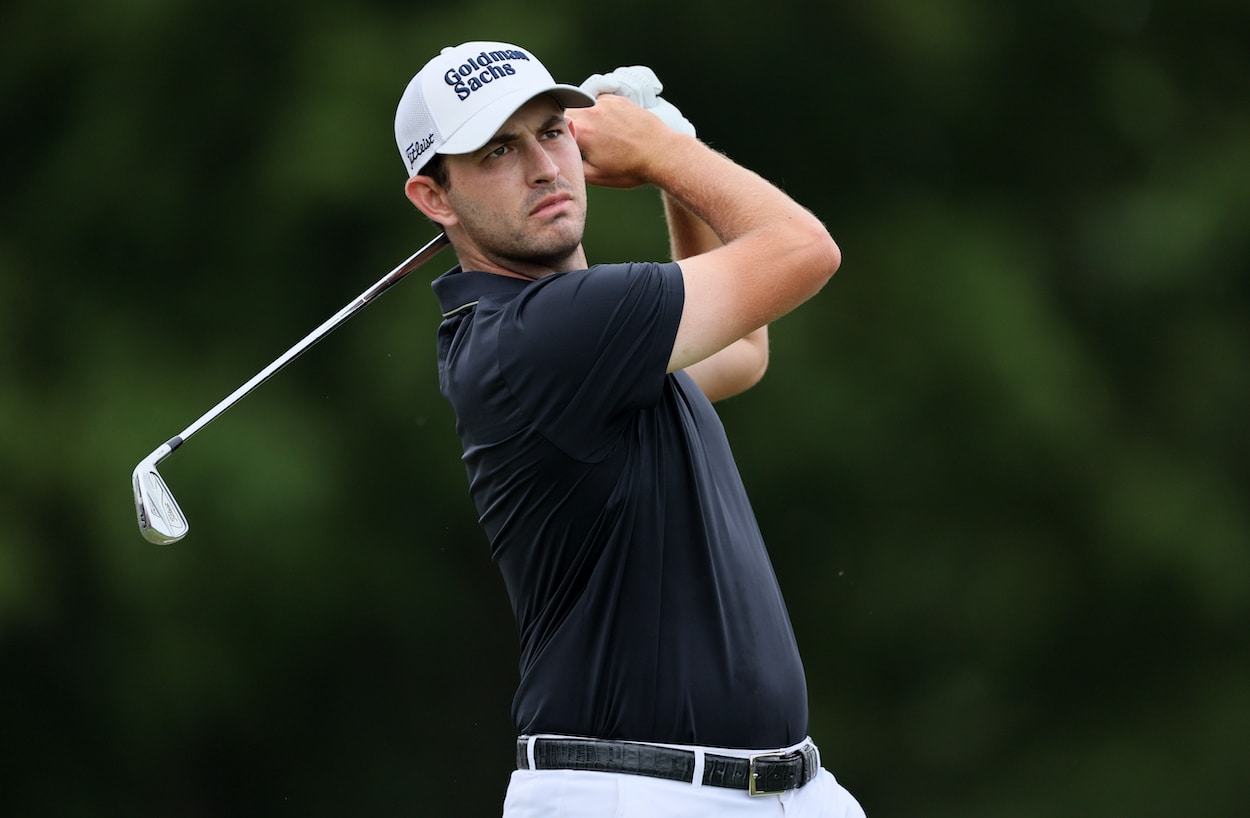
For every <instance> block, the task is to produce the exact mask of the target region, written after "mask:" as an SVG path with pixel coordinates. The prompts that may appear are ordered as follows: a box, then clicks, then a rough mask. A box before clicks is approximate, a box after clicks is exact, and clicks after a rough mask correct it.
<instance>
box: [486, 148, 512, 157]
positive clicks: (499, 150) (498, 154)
mask: <svg viewBox="0 0 1250 818" xmlns="http://www.w3.org/2000/svg"><path fill="white" fill-rule="evenodd" d="M507 152H508V146H507V145H500V146H499V147H497V148H495V149H494V150H493V151H491V152H490V153H488V154H486V155H487V156H488V157H490V158H491V159H498V158H500V157H501V156H503V155H504V154H505V153H507Z"/></svg>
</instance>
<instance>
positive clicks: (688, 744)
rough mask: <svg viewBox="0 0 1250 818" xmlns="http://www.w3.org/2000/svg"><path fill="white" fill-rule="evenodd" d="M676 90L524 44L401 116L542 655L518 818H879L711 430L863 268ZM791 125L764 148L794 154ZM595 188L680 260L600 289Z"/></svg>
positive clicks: (428, 78) (470, 435)
mask: <svg viewBox="0 0 1250 818" xmlns="http://www.w3.org/2000/svg"><path fill="white" fill-rule="evenodd" d="M660 90H662V89H661V87H660V85H659V82H658V80H656V79H655V76H654V74H653V73H651V72H650V71H649V70H648V69H645V68H639V67H634V68H628V69H620V70H618V71H617V72H613V73H611V74H608V75H605V76H599V75H596V76H595V77H592V78H591V79H590V80H588V81H587V83H586V84H585V85H584V86H583V87H582V88H578V87H574V86H571V85H562V84H559V83H556V82H555V81H554V80H553V79H552V76H551V74H550V73H549V72H548V71H547V69H546V68H544V67H543V65H542V64H541V63H540V62H539V61H538V59H537V58H536V57H535V56H534V55H533V54H532V53H531V52H529V51H528V50H526V49H524V48H521V47H519V46H516V45H511V44H508V43H499V42H472V43H466V44H463V45H460V46H456V47H453V48H447V49H444V50H443V52H442V53H441V54H439V55H438V56H436V57H434V58H433V59H432V60H430V62H429V63H427V64H426V65H425V67H423V68H422V69H421V71H420V72H419V73H417V75H416V76H415V77H414V78H413V79H412V81H411V82H410V83H409V85H408V87H407V89H406V91H405V92H404V94H403V97H402V99H401V100H400V103H399V107H398V110H397V112H396V120H395V134H396V141H397V144H398V147H399V152H400V155H401V157H402V159H403V161H404V166H405V169H406V172H407V175H408V181H407V184H406V186H405V191H406V193H407V196H408V198H409V200H411V202H412V203H413V204H414V205H415V206H416V207H417V208H418V209H420V211H421V212H422V213H424V214H425V215H426V216H427V217H428V218H429V219H431V220H432V221H434V222H435V223H437V224H438V225H440V226H441V227H442V229H443V230H444V231H445V232H446V234H447V236H448V238H449V239H450V241H451V244H452V247H453V248H454V249H455V252H456V255H457V258H458V261H459V265H458V266H457V267H455V268H454V269H452V270H451V271H450V272H448V273H447V274H445V275H443V276H441V277H440V278H438V279H437V280H436V281H435V282H434V285H433V287H434V292H435V294H436V296H437V297H438V300H439V303H440V304H441V305H442V312H443V322H442V324H441V326H440V328H439V331H438V369H439V386H440V389H441V391H442V393H443V395H444V396H445V397H446V399H447V400H448V401H449V402H450V404H451V406H452V408H453V409H454V411H455V415H456V429H457V432H458V434H459V436H460V439H461V443H462V445H463V449H464V458H463V460H464V464H465V468H466V470H467V472H468V480H469V491H470V494H471V496H472V498H473V501H474V503H475V505H476V507H477V511H478V514H479V516H480V521H481V524H482V526H483V527H484V528H485V531H486V534H487V536H488V538H489V541H490V547H491V555H492V558H493V559H494V561H495V562H496V563H497V564H498V566H499V570H500V571H501V573H502V575H503V579H504V584H505V586H506V588H507V592H508V595H509V597H510V599H511V603H512V608H513V611H514V612H515V614H516V620H517V628H518V631H519V636H520V685H519V688H518V690H517V693H516V698H515V700H514V703H513V717H514V719H515V723H516V729H517V734H518V739H517V747H516V760H517V769H516V771H515V772H514V773H513V774H512V778H511V781H510V783H509V786H508V791H507V795H506V798H505V802H504V816H505V817H506V818H555V816H569V817H570V818H573V817H574V816H576V818H587V817H588V816H646V818H665V817H666V816H718V817H720V818H733V816H782V815H785V816H789V818H829V817H831V816H838V818H842V816H862V815H863V811H862V810H861V809H860V807H859V805H858V804H857V803H856V802H855V800H854V799H853V798H852V797H851V796H850V795H849V794H848V793H847V792H846V791H845V790H844V789H843V788H842V787H841V786H840V785H839V784H838V783H837V782H836V781H835V780H834V777H833V776H832V775H831V774H830V773H829V772H828V771H826V770H825V769H823V768H822V767H821V763H820V754H819V751H818V750H817V747H816V745H815V743H813V741H812V739H811V738H810V737H809V736H808V706H807V687H806V680H805V678H804V672H803V665H802V662H801V660H800V658H799V651H798V648H797V646H796V644H795V638H794V633H793V630H792V628H791V625H790V621H789V616H788V614H787V612H786V607H785V603H784V601H783V599H782V595H781V591H780V589H779V587H778V584H777V579H776V577H775V576H774V573H773V570H772V566H771V564H770V562H769V558H768V553H767V551H766V550H765V546H764V541H763V538H762V537H761V534H760V531H759V528H758V526H757V524H756V521H755V516H754V513H753V511H752V509H751V504H750V502H749V501H748V499H747V496H746V492H745V491H744V489H743V484H742V481H741V478H740V477H739V474H738V470H737V467H736V466H735V464H734V460H733V457H732V455H731V453H730V449H729V444H728V442H727V441H726V438H725V433H724V430H723V429H722V427H721V424H720V422H719V420H718V419H717V416H716V413H715V411H714V410H713V408H712V400H717V399H720V398H724V397H727V396H730V395H733V394H736V393H738V392H741V391H742V390H744V389H747V388H749V387H751V386H752V385H754V384H755V383H756V382H757V381H758V380H759V379H760V377H761V376H762V374H763V373H764V370H765V368H766V366H767V363H768V339H767V329H766V325H767V324H768V323H769V322H770V321H773V320H774V319H776V318H779V317H780V316H782V315H785V314H786V313H788V312H789V311H791V310H792V309H794V308H795V307H797V306H799V305H800V304H802V303H803V302H804V301H806V300H807V299H809V298H811V297H812V296H813V295H815V294H816V293H817V292H818V291H819V290H820V289H821V287H822V286H823V285H824V284H825V283H826V282H827V281H828V280H829V278H830V276H832V275H833V273H834V271H835V270H836V269H837V267H838V264H839V262H840V255H839V250H838V247H837V245H836V244H834V242H833V240H832V239H831V238H830V236H829V233H828V232H827V231H826V230H825V228H824V227H823V226H822V225H821V223H820V222H819V221H818V220H817V219H816V218H815V217H814V216H813V215H812V214H811V213H809V212H808V211H807V210H806V209H804V208H803V207H801V206H800V205H798V204H796V203H795V202H794V201H792V200H791V199H790V198H789V197H787V196H786V195H785V194H784V193H782V192H781V191H779V190H778V189H777V188H775V187H773V186H772V185H771V184H769V183H768V182H766V181H765V180H763V179H761V178H760V177H759V176H757V175H755V174H754V173H751V172H749V171H747V170H745V169H743V168H741V167H739V166H737V165H735V164H734V163H733V162H731V161H729V160H728V159H726V158H725V157H724V156H722V155H720V154H718V153H716V152H714V151H712V150H711V149H709V148H708V147H706V146H705V145H704V144H702V143H701V142H700V141H699V140H698V139H697V138H695V137H694V136H693V135H692V132H693V129H692V128H690V127H689V123H688V122H687V121H686V120H685V119H684V117H682V116H681V114H680V113H679V112H678V111H677V109H676V108H674V107H673V106H672V105H671V104H670V103H668V102H667V101H666V100H664V99H663V98H661V97H660V96H659V91H660ZM600 92H603V93H600ZM768 116H769V115H768V114H766V113H763V112H761V111H758V110H757V111H756V112H755V113H753V114H752V115H751V117H752V120H751V121H752V127H753V128H754V129H756V130H758V131H759V132H760V133H761V135H763V134H765V133H767V134H769V137H768V138H770V139H773V138H776V137H777V136H778V135H780V134H784V128H785V127H786V124H787V123H786V122H784V121H777V122H770V121H769V120H768ZM588 183H589V184H592V185H600V186H604V187H610V188H631V187H636V186H639V185H644V184H647V185H654V186H655V187H657V188H659V189H660V191H662V194H663V198H664V205H665V212H666V215H667V218H668V223H669V230H670V235H671V242H672V247H673V255H674V258H675V259H676V260H675V261H671V262H656V263H629V264H599V265H596V266H594V267H590V266H589V265H588V263H587V259H586V253H585V251H584V250H583V248H582V234H583V230H584V228H585V224H586V217H587V214H586V185H587V184H588ZM617 229H619V230H627V231H632V230H637V229H639V227H638V226H637V225H634V224H620V225H618V226H617Z"/></svg>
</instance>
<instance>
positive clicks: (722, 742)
mask: <svg viewBox="0 0 1250 818" xmlns="http://www.w3.org/2000/svg"><path fill="white" fill-rule="evenodd" d="M433 286H434V291H435V294H436V295H437V297H438V299H439V302H440V303H441V305H442V308H443V312H444V313H445V314H450V317H446V318H445V319H444V321H443V324H442V326H441V327H440V329H439V333H438V364H439V381H440V388H441V390H442V393H443V395H444V396H445V397H446V398H447V400H448V401H450V403H451V405H452V407H453V408H454V410H455V414H456V419H457V423H456V426H457V431H458V433H459V435H460V439H461V442H462V444H463V448H464V464H465V468H466V470H467V472H468V477H469V490H470V494H471V495H472V498H473V501H474V503H475V504H476V506H477V510H478V513H479V515H480V520H481V524H482V526H483V527H484V528H485V530H486V534H487V536H488V537H489V539H490V544H491V553H492V556H493V558H494V560H495V562H496V563H497V564H498V566H499V569H500V571H501V572H502V574H503V579H504V583H505V585H506V587H507V590H508V594H509V597H510V599H511V601H512V607H513V610H514V612H515V614H516V621H517V627H518V630H519V634H520V647H521V660H520V670H521V681H520V686H519V689H518V690H517V694H516V698H515V701H514V703H513V716H514V719H515V722H516V728H517V731H518V733H521V734H534V733H565V734H573V735H584V736H595V737H599V738H615V739H625V740H634V741H653V742H664V743H681V744H701V745H708V746H719V747H745V748H768V747H781V746H787V745H790V744H794V743H796V742H798V741H801V740H802V739H803V738H804V737H806V735H807V729H808V724H807V721H808V711H807V689H806V682H805V679H804V674H803V666H802V663H801V661H800V658H799V653H798V649H797V647H796V645H795V640H794V633H793V630H792V629H791V626H790V620H789V617H788V615H787V613H786V607H785V603H784V602H783V600H782V596H781V591H780V589H779V588H778V585H777V580H776V577H775V576H774V574H773V570H772V566H771V564H770V562H769V558H768V554H767V551H766V550H765V547H764V541H763V538H762V537H761V535H760V531H759V528H758V526H757V525H756V521H755V516H754V513H753V512H752V510H751V505H750V503H749V501H748V499H747V496H746V492H745V490H744V489H743V485H742V481H741V478H740V477H739V474H738V469H737V466H736V465H735V464H734V461H733V456H732V454H731V453H730V450H729V444H728V441H727V440H726V438H725V432H724V429H723V428H722V426H721V423H720V420H719V419H718V417H717V415H716V413H715V411H714V410H713V409H712V405H711V404H710V403H709V402H708V400H707V398H706V397H705V396H704V395H703V393H702V392H701V391H700V390H699V388H698V387H697V386H696V385H695V384H694V382H693V381H692V380H691V379H690V377H689V376H688V375H686V374H685V373H684V372H678V373H675V374H672V375H669V374H666V373H665V369H666V368H667V364H668V359H669V356H670V354H671V351H672V347H673V339H674V337H675V335H676V332H677V325H678V322H679V321H680V319H681V312H682V303H683V298H684V290H683V285H682V278H681V270H680V268H679V267H678V266H677V265H676V264H619V265H601V266H597V267H593V268H591V269H590V270H583V271H578V272H571V273H561V274H556V275H551V276H548V277H545V278H543V279H540V280H538V281H534V282H530V281H525V280H521V279H513V278H507V277H503V276H497V275H492V274H490V273H484V272H473V271H467V272H462V271H460V270H459V269H456V270H452V271H451V272H449V273H447V274H446V275H444V276H442V277H440V278H439V279H437V280H436V281H435V282H434V285H433Z"/></svg>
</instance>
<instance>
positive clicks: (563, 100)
mask: <svg viewBox="0 0 1250 818" xmlns="http://www.w3.org/2000/svg"><path fill="white" fill-rule="evenodd" d="M540 94H550V95H551V96H553V97H555V99H556V101H557V102H559V103H560V104H561V105H563V106H564V107H565V108H588V107H590V106H591V105H594V104H595V98H594V97H592V96H590V95H589V94H586V93H585V92H583V91H582V90H580V89H579V88H576V87H574V86H572V85H561V84H559V83H557V82H556V81H555V80H554V79H552V77H551V73H550V72H548V71H547V69H546V68H544V67H543V64H542V63H540V62H539V61H538V59H537V58H535V57H534V56H533V55H531V54H530V53H529V52H527V51H524V50H522V49H520V48H518V47H516V46H515V45H509V44H508V43H495V42H473V43H464V44H463V45H458V46H455V47H450V46H449V47H447V48H444V49H443V51H442V53H441V54H439V55H438V56H437V57H435V58H434V59H432V60H430V61H429V62H428V63H426V64H425V67H424V68H422V69H421V70H420V71H418V72H417V75H416V76H415V77H413V78H412V81H411V82H409V83H408V87H407V88H406V89H405V90H404V95H403V97H401V98H400V100H399V107H398V108H397V109H396V110H395V144H396V145H397V146H398V147H399V155H400V157H402V158H403V160H404V168H406V169H407V171H408V176H409V178H411V177H413V176H415V175H417V174H418V173H419V172H420V171H421V169H422V168H423V167H425V164H426V162H429V161H430V159H431V158H433V156H434V154H436V153H452V154H454V153H472V152H473V151H475V150H477V149H478V148H480V147H482V146H483V145H485V144H486V143H487V142H489V141H490V138H491V137H492V136H494V135H495V134H496V133H497V132H498V131H499V128H500V127H501V126H502V125H503V124H504V123H505V122H507V121H508V119H509V118H510V117H511V116H512V115H513V114H514V113H516V112H517V109H519V108H520V107H521V106H523V105H524V104H525V103H527V102H529V101H530V100H531V99H533V98H534V97H536V96H538V95H540Z"/></svg>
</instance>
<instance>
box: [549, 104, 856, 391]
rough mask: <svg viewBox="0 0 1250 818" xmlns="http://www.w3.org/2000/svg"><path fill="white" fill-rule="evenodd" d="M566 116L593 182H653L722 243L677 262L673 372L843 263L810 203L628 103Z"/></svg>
mask: <svg viewBox="0 0 1250 818" xmlns="http://www.w3.org/2000/svg"><path fill="white" fill-rule="evenodd" d="M568 116H569V118H570V119H572V120H573V122H574V126H575V133H576V134H577V139H578V144H579V146H580V147H581V150H582V154H583V157H584V163H583V165H584V169H585V173H586V181H587V182H589V183H591V184H596V185H602V186H606V187H634V186H637V185H639V184H646V183H650V184H654V185H656V186H657V187H659V188H660V189H661V190H663V191H664V192H665V193H666V194H667V195H668V196H669V197H671V198H673V199H675V200H676V201H678V202H680V203H681V204H682V206H683V207H685V208H686V209H687V210H689V211H690V212H691V213H692V214H693V215H695V216H697V217H698V218H699V219H701V220H702V221H703V222H705V223H706V224H707V225H708V227H710V228H711V229H712V231H713V232H714V233H715V235H716V237H717V238H718V239H719V240H720V241H721V242H722V246H720V247H717V248H715V249H713V250H710V251H707V252H704V253H700V254H698V255H695V256H692V257H690V258H686V259H683V260H681V261H680V262H679V264H680V266H681V270H682V279H683V282H684V285H685V290H686V298H685V305H684V308H683V310H682V317H681V323H680V324H679V326H678V328H677V337H676V340H675V341H674V344H673V353H672V356H671V357H670V359H669V366H668V369H669V371H670V372H672V371H676V370H678V369H685V368H687V367H689V366H691V365H693V364H696V363H698V362H699V361H702V360H704V359H706V358H708V357H710V356H712V355H713V354H715V353H717V352H719V351H721V350H723V349H725V348H726V347H728V346H730V345H731V344H733V343H735V342H736V341H738V340H740V339H742V338H745V337H746V336H747V335H748V334H749V333H751V332H754V331H755V330H757V329H759V328H760V327H763V326H765V325H766V324H768V323H770V322H772V321H774V320H776V319H777V318H780V317H781V316H783V315H785V314H786V313H788V312H789V311H790V310H792V309H794V308H795V307H797V306H798V305H800V304H802V303H803V302H804V301H806V300H807V299H809V298H811V297H812V296H813V295H815V294H816V293H817V292H819V291H820V289H821V288H822V287H823V286H824V285H825V283H826V282H827V281H828V280H829V278H830V277H832V276H833V274H834V272H835V271H836V270H837V268H838V265H839V264H840V263H841V254H840V251H839V250H838V246H837V244H836V243H834V241H833V238H832V237H830V235H829V232H828V231H827V230H826V229H825V227H824V225H822V224H821V223H820V220H818V219H817V218H816V217H815V216H814V215H812V213H811V212H809V211H808V210H807V209H806V208H804V207H802V206H801V205H799V204H798V203H797V202H795V201H794V200H793V199H791V198H790V197H789V196H787V195H786V194H785V193H783V192H782V191H780V190H779V189H777V188H776V187H774V186H773V185H771V184H769V183H768V182H767V181H766V180H764V179H763V178H761V177H760V176H758V175H757V174H755V173H752V172H751V171H749V170H747V169H745V168H743V167H741V166H739V165H736V164H734V163H733V162H731V161H730V160H729V159H727V158H725V157H724V156H722V155H721V154H719V153H716V152H715V151H713V150H711V149H710V148H708V147H707V146H706V145H704V144H702V143H701V142H699V141H698V140H697V139H695V138H694V137H692V136H688V135H684V134H679V133H676V132H675V131H673V130H672V129H670V128H669V127H667V126H666V125H664V123H662V122H661V121H660V120H659V119H658V118H656V116H655V115H653V114H651V113H648V112H647V111H644V110H643V109H641V108H639V107H638V106H637V105H634V104H633V103H631V102H629V101H628V100H626V99H624V98H622V97H617V96H611V95H605V96H601V97H599V101H598V103H597V104H596V105H595V106H594V107H593V108H581V109H576V110H570V111H569V112H568ZM780 127H781V125H780V124H778V125H777V128H778V129H780Z"/></svg>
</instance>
